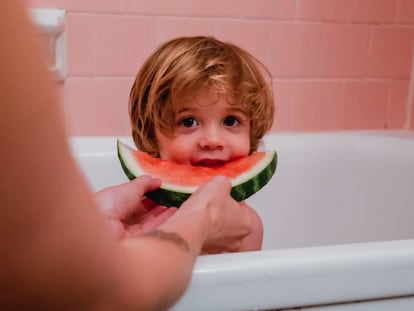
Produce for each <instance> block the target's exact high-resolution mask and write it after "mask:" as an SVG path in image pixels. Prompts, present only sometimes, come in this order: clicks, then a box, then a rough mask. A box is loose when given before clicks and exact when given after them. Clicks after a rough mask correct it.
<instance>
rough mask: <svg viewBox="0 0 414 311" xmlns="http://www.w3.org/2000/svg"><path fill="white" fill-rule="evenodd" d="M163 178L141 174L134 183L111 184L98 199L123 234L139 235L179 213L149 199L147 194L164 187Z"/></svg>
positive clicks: (122, 236)
mask: <svg viewBox="0 0 414 311" xmlns="http://www.w3.org/2000/svg"><path fill="white" fill-rule="evenodd" d="M160 185H161V181H160V180H159V179H155V178H152V177H150V176H140V177H138V178H136V179H134V180H132V181H130V182H127V183H124V184H121V185H117V186H113V187H108V188H105V189H103V190H100V191H98V192H96V193H95V195H94V198H95V200H96V202H97V203H98V205H99V206H100V207H101V210H102V211H103V213H104V215H105V217H106V218H107V220H108V221H109V222H110V224H111V225H112V226H113V228H114V231H115V234H116V235H117V236H118V237H120V238H124V237H135V236H138V235H140V234H143V233H146V232H148V231H151V230H153V229H154V228H156V227H158V226H160V225H161V224H162V223H164V222H165V221H166V220H167V219H168V218H170V217H171V215H173V214H174V213H175V212H176V210H177V209H176V208H166V207H164V206H161V205H158V204H157V203H155V202H153V201H152V200H150V199H148V198H145V193H146V192H149V191H153V190H156V189H158V188H159V187H160Z"/></svg>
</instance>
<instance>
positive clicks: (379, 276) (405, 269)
mask: <svg viewBox="0 0 414 311" xmlns="http://www.w3.org/2000/svg"><path fill="white" fill-rule="evenodd" d="M265 267H267V269H266V268H265ZM269 268H270V269H269ZM269 270H271V272H270V271H269ZM226 280H230V281H229V282H230V283H227V282H226ZM235 283H236V284H237V286H236V287H235V286H234V284H235ZM223 293H230V294H226V295H224V294H223ZM410 295H414V239H408V240H396V241H385V242H372V243H357V244H346V245H333V246H320V247H311V248H298V249H284V250H265V251H261V252H247V253H239V254H222V255H208V256H202V257H200V258H199V259H198V261H197V263H196V266H195V269H194V273H193V279H192V281H191V284H190V287H189V289H188V291H187V292H186V293H185V295H184V296H183V297H182V299H181V300H180V301H179V302H178V303H177V305H176V306H175V307H174V308H173V310H257V309H259V310H260V309H270V308H293V307H300V306H311V305H325V304H330V303H338V302H352V301H363V300H372V299H384V298H385V297H388V298H393V297H401V296H410ZM206 301H208V304H206ZM226 306H231V308H228V307H226Z"/></svg>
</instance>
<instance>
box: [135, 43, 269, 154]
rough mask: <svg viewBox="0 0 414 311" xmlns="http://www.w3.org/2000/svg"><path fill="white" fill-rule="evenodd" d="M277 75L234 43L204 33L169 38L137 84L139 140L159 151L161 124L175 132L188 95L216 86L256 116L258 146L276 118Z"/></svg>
mask: <svg viewBox="0 0 414 311" xmlns="http://www.w3.org/2000/svg"><path fill="white" fill-rule="evenodd" d="M271 81H272V77H271V74H270V73H269V71H268V70H267V69H266V68H265V67H264V66H263V65H262V64H261V63H260V62H259V61H258V60H257V59H256V58H255V57H253V56H252V55H251V54H249V53H248V52H247V51H245V50H243V49H242V48H240V47H238V46H236V45H234V44H231V43H227V42H222V41H219V40H217V39H215V38H213V37H203V36H196V37H180V38H176V39H173V40H171V41H168V42H166V43H164V44H162V45H161V46H160V47H159V48H158V49H156V50H155V52H154V53H153V54H152V55H150V56H149V58H148V59H147V60H146V61H145V63H144V64H143V66H142V67H141V69H140V70H139V72H138V74H137V76H136V79H135V81H134V83H133V85H132V88H131V92H130V97H129V114H130V120H131V126H132V137H133V139H134V142H135V144H136V145H137V147H138V148H139V149H140V150H142V151H146V152H148V153H150V154H152V155H153V156H158V146H157V141H156V136H155V129H156V128H157V129H159V130H160V131H161V132H162V133H164V134H166V135H171V133H173V128H174V125H175V124H174V120H175V113H176V111H177V110H178V108H179V105H180V102H182V99H183V98H186V97H187V96H190V95H191V94H194V93H195V92H197V91H199V90H201V89H202V88H204V87H212V88H214V90H215V91H217V92H219V93H221V94H225V96H228V97H229V98H231V99H233V100H232V102H234V103H236V104H240V105H242V106H241V107H242V109H243V110H244V111H245V112H246V114H247V116H248V118H249V120H250V146H251V148H250V152H253V151H255V150H257V148H258V146H259V143H260V140H261V139H262V137H263V136H264V135H265V134H266V132H267V131H268V130H269V129H270V127H271V126H272V123H273V115H274V100H273V92H272V87H271ZM180 99H181V101H180Z"/></svg>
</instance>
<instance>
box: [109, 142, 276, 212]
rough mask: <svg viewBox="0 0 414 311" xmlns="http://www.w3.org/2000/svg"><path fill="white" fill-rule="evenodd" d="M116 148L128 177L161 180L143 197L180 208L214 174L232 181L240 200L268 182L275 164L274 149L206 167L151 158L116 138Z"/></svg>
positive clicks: (232, 190) (236, 197) (234, 195)
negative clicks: (158, 184) (153, 189)
mask: <svg viewBox="0 0 414 311" xmlns="http://www.w3.org/2000/svg"><path fill="white" fill-rule="evenodd" d="M117 147H118V158H119V160H120V162H121V166H122V168H123V170H124V172H125V174H126V175H127V176H128V178H129V179H130V180H132V179H134V178H135V177H137V176H140V175H150V176H152V177H155V178H159V179H161V180H162V185H161V187H160V188H159V189H157V190H155V191H152V192H149V193H146V196H147V197H148V198H150V199H151V200H153V201H155V202H157V203H159V204H161V205H164V206H176V207H179V206H180V205H181V203H183V202H184V201H185V200H186V199H187V198H188V197H189V196H190V195H191V194H192V193H193V192H194V191H195V190H196V189H197V188H198V187H199V186H200V185H201V184H203V183H205V182H207V181H208V180H210V179H211V178H212V177H213V176H217V175H223V176H226V177H228V178H229V179H230V180H231V183H232V189H231V195H232V197H233V198H234V199H235V200H236V201H239V202H240V201H243V200H245V199H247V198H248V197H250V196H251V195H253V194H254V193H256V192H257V191H259V190H260V189H261V188H262V187H263V186H265V185H266V184H267V183H268V182H269V181H270V179H271V178H272V176H273V174H274V172H275V170H276V164H277V153H276V151H266V152H254V153H253V154H252V155H250V156H248V157H245V158H241V159H238V160H236V161H233V162H228V163H226V164H223V165H221V166H218V167H205V166H191V165H183V164H177V163H175V162H172V161H167V160H162V159H159V158H154V157H152V156H151V155H149V154H148V153H146V152H142V151H138V150H135V149H133V148H131V147H129V146H128V145H126V144H124V143H123V142H121V141H120V140H119V139H118V141H117Z"/></svg>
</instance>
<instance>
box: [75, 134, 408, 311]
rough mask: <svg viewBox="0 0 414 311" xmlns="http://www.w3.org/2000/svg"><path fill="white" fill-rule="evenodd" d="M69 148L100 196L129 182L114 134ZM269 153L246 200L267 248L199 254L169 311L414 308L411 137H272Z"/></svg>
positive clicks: (82, 140) (378, 310)
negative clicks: (269, 163)
mask: <svg viewBox="0 0 414 311" xmlns="http://www.w3.org/2000/svg"><path fill="white" fill-rule="evenodd" d="M122 139H123V141H125V142H127V143H129V144H131V146H133V144H132V141H131V139H130V138H128V137H123V138H122ZM71 146H72V150H73V154H74V155H75V158H76V160H77V161H78V162H79V165H80V167H81V169H82V171H83V172H84V174H85V177H86V179H87V180H88V182H89V183H90V186H91V187H92V189H93V190H98V189H101V188H103V187H106V186H110V185H114V184H118V183H121V182H124V181H126V180H127V179H126V177H125V175H124V173H123V171H122V169H121V167H120V165H119V163H118V160H117V156H116V137H83V138H81V137H76V138H72V139H71ZM262 148H264V149H275V150H277V152H278V155H279V162H278V167H277V170H276V175H275V176H274V178H273V179H272V181H271V182H270V183H269V184H268V185H267V186H265V187H264V188H263V189H262V190H261V191H260V192H259V193H257V194H255V195H254V196H253V197H251V198H250V199H249V200H248V203H249V204H250V205H251V206H252V207H254V208H255V209H256V210H257V211H258V213H259V214H260V215H261V217H262V220H263V223H264V229H265V230H264V245H263V250H262V251H258V252H246V253H237V254H220V255H207V256H201V257H199V259H198V260H197V262H196V266H195V269H194V273H193V278H192V281H191V284H190V286H189V288H188V290H187V292H186V293H185V294H184V296H183V297H182V298H181V299H180V300H179V301H178V303H177V304H176V305H175V306H174V307H173V308H172V310H191V311H194V310H209V311H211V310H212V311H217V310H270V309H273V310H297V309H300V310H313V311H315V310H320V311H328V310H335V311H339V310H344V311H345V310H376V311H381V310H407V311H408V310H410V311H411V310H414V132H408V131H405V132H389V131H360V132H332V133H306V134H303V133H298V134H291V133H289V134H271V135H268V136H266V138H265V140H264V144H263V146H262Z"/></svg>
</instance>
